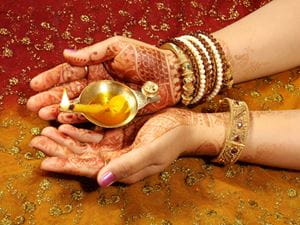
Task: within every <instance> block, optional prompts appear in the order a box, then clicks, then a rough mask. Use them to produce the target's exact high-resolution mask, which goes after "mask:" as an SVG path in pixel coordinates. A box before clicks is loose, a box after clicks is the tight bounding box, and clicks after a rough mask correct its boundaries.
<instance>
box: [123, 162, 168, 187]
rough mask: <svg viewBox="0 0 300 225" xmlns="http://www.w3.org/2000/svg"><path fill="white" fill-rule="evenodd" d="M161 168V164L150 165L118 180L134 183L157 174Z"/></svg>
mask: <svg viewBox="0 0 300 225" xmlns="http://www.w3.org/2000/svg"><path fill="white" fill-rule="evenodd" d="M162 170H163V167H162V166H159V165H151V166H148V167H146V168H144V169H142V170H140V171H138V172H137V173H135V174H133V175H131V176H129V177H127V178H125V179H122V180H120V182H122V183H126V184H133V183H136V182H138V181H140V180H142V179H144V178H146V177H149V176H151V175H154V174H157V173H159V172H161V171H162Z"/></svg>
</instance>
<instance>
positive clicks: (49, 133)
mask: <svg viewBox="0 0 300 225" xmlns="http://www.w3.org/2000/svg"><path fill="white" fill-rule="evenodd" d="M147 119H148V118H145V117H144V118H143V119H141V120H140V121H137V122H136V123H134V124H130V125H129V126H128V127H126V128H123V129H124V130H122V129H115V130H109V131H107V133H104V134H102V135H104V138H103V139H102V141H100V142H99V143H98V141H99V139H100V138H96V139H95V138H93V137H94V136H93V135H96V136H97V135H99V134H97V133H95V132H91V131H90V132H88V133H87V134H86V135H80V134H81V133H80V132H83V131H82V130H77V129H76V128H74V127H72V126H71V125H62V126H61V127H60V128H59V129H58V131H57V130H55V129H54V128H45V130H43V132H42V136H40V137H36V138H34V139H33V140H32V142H31V144H32V146H33V147H36V148H38V149H40V150H42V151H44V152H45V153H47V154H48V155H49V156H50V158H48V159H45V161H43V163H42V165H41V168H42V169H44V170H49V171H54V172H62V173H70V174H75V175H84V176H89V177H95V176H96V174H98V182H99V184H100V185H101V186H108V185H110V184H111V183H112V182H115V181H120V182H124V183H134V182H137V181H139V180H141V179H143V178H144V177H147V176H150V175H152V174H155V173H158V172H160V171H162V170H163V169H164V168H166V167H167V166H168V165H169V164H170V163H171V162H172V161H174V160H175V159H176V158H177V157H178V156H179V155H183V154H196V153H197V154H200V155H203V154H206V155H216V154H217V151H218V149H220V146H221V145H222V143H223V139H224V136H225V135H224V133H225V131H224V124H223V122H224V121H223V118H218V117H216V118H213V117H210V116H208V115H206V114H200V113H195V112H191V111H188V110H183V109H167V110H165V111H164V112H161V113H158V114H156V115H155V116H153V117H151V118H150V119H148V121H147V122H145V120H147ZM143 123H145V124H144V125H143ZM142 125H143V126H142ZM213 125H214V126H213ZM141 126H142V128H141V129H140V130H139V131H138V129H139V128H140V127H141ZM216 128H217V129H216ZM222 128H223V129H222ZM137 131H138V134H137V136H136V137H135V133H136V132H137ZM85 132H87V131H86V130H85V131H84V133H85ZM120 133H121V134H122V135H124V134H127V136H126V138H125V137H123V138H120V137H122V135H120ZM116 134H118V135H116ZM62 135H64V136H62ZM83 137H84V139H83ZM116 137H118V138H116ZM134 137H135V139H134V140H132V139H133V138H134ZM95 141H96V142H97V143H98V144H95V143H94V142H95ZM80 142H87V144H84V145H82V144H81V143H80ZM107 143H108V144H107ZM81 145H82V146H83V147H81ZM86 146H88V147H86ZM105 161H106V162H108V164H107V165H105V163H104V162H105Z"/></svg>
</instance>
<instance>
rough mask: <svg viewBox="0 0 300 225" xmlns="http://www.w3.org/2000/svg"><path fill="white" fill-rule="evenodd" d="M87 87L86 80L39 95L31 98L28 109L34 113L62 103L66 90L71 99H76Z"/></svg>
mask: <svg viewBox="0 0 300 225" xmlns="http://www.w3.org/2000/svg"><path fill="white" fill-rule="evenodd" d="M86 85H87V81H86V79H82V80H78V81H73V82H71V83H68V84H65V85H62V86H59V87H54V88H51V89H50V90H48V91H44V92H41V93H38V94H36V95H34V96H32V97H31V98H29V100H28V102H27V108H28V109H29V110H31V111H33V112H37V111H39V110H40V109H41V108H43V107H45V106H49V105H53V104H56V103H59V102H60V101H61V97H62V94H63V91H64V89H66V90H67V92H68V97H69V98H71V99H72V98H75V97H77V96H78V95H79V94H80V93H81V91H82V90H83V88H84V87H85V86H86Z"/></svg>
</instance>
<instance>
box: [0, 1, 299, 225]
mask: <svg viewBox="0 0 300 225" xmlns="http://www.w3.org/2000/svg"><path fill="white" fill-rule="evenodd" d="M266 2H267V1H258V0H257V1H255V0H252V1H251V0H243V1H237V0H226V1H221V0H202V1H200V0H194V1H190V0H189V1H183V0H182V1H172V0H161V1H146V0H126V1H125V0H119V1H109V0H103V1H95V0H89V1H83V0H76V1H71V0H68V1H54V0H44V1H41V0H36V1H33V0H28V1H18V2H16V1H11V0H2V1H1V5H0V46H1V48H0V49H1V52H0V77H1V80H0V104H1V105H0V107H1V113H0V157H1V160H0V173H1V176H0V224H1V225H2V224H3V225H11V224H37V225H41V224H64V225H68V224H85V225H86V224H89V225H95V224H164V225H167V224H300V174H299V172H293V171H286V170H278V169H272V168H263V167H259V166H254V165H247V164H237V165H234V166H231V167H225V168H222V167H219V166H216V165H212V164H210V163H209V161H203V159H200V158H184V159H179V160H177V161H176V162H175V163H174V164H172V165H171V166H170V167H169V168H168V169H166V170H165V171H164V172H162V173H161V174H158V175H155V176H152V177H150V178H147V179H145V180H143V181H141V182H139V183H137V184H134V185H131V186H125V185H115V186H113V187H110V188H106V189H102V188H99V187H98V186H97V184H96V182H95V181H91V180H89V179H85V178H78V177H74V176H65V175H60V174H52V173H46V172H43V171H41V170H39V164H40V161H41V159H42V158H43V157H44V154H43V153H41V152H39V151H37V150H36V149H32V148H30V147H29V146H28V143H29V141H30V139H31V138H32V137H33V136H34V135H37V134H38V133H39V131H40V130H41V129H42V128H43V127H45V126H47V123H46V122H44V121H42V120H40V119H38V118H37V116H36V115H34V114H32V113H29V112H28V111H27V110H26V107H25V103H26V100H27V98H28V97H29V96H30V95H31V94H33V92H32V91H30V90H29V86H28V81H29V80H30V78H31V77H33V76H35V75H36V74H38V73H39V72H41V71H44V70H46V69H49V68H51V67H53V66H54V65H56V64H59V63H61V62H62V61H63V59H62V55H61V53H62V50H63V49H64V48H74V47H76V48H80V47H83V46H86V45H90V44H92V43H95V42H98V41H101V40H103V39H105V38H106V37H109V36H112V35H114V34H123V35H127V36H130V37H133V38H136V39H141V40H143V41H145V42H149V43H152V44H156V43H158V41H159V40H161V39H167V38H170V37H174V36H177V35H179V34H183V33H187V32H188V31H195V30H204V31H209V32H211V31H214V30H217V29H220V28H222V27H224V26H226V25H228V24H230V23H232V22H234V21H235V20H237V19H240V18H241V17H243V16H245V15H246V14H248V13H250V12H252V11H253V10H255V9H257V8H258V7H260V6H261V5H263V4H265V3H266ZM299 87H300V68H296V69H294V70H291V71H288V72H285V73H282V74H279V75H276V76H272V77H270V78H265V79H260V80H257V81H252V82H248V83H245V84H241V85H238V86H236V87H235V88H233V89H232V90H230V91H228V93H226V95H227V96H230V97H233V98H236V99H243V100H246V101H247V103H248V104H249V107H250V109H252V110H269V109H275V110H279V109H296V108H300V101H299V97H300V89H299ZM214 107H215V106H214V102H212V103H211V104H210V105H204V106H201V107H199V108H198V110H200V109H202V110H203V111H208V110H210V109H211V108H214Z"/></svg>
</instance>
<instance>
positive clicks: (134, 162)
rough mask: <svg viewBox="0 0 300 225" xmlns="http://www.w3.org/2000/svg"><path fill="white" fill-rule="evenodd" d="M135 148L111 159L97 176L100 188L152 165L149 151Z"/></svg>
mask: <svg viewBox="0 0 300 225" xmlns="http://www.w3.org/2000/svg"><path fill="white" fill-rule="evenodd" d="M146 148H147V146H146V147H144V148H137V149H134V150H132V151H129V152H127V153H125V154H123V155H121V156H120V157H117V158H115V159H112V160H111V161H110V162H109V163H108V165H106V166H105V167H104V168H103V169H102V170H101V171H100V172H99V173H98V175H97V181H98V183H99V185H100V186H102V187H107V186H109V185H111V184H112V183H113V182H115V181H118V180H121V179H124V178H126V177H129V176H131V175H133V174H135V173H136V172H138V171H140V170H142V169H144V168H146V167H147V166H149V165H151V164H152V157H151V155H152V154H151V150H150V149H146Z"/></svg>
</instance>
